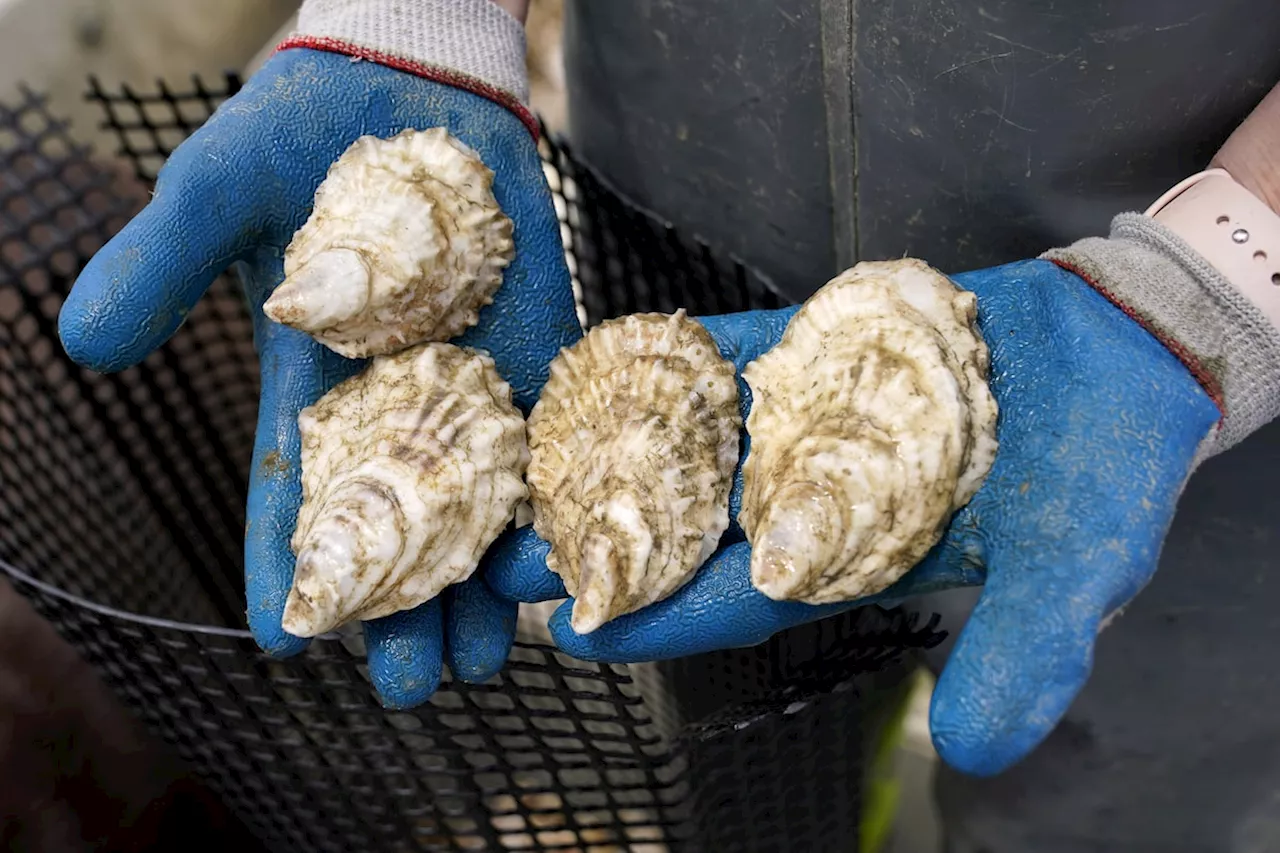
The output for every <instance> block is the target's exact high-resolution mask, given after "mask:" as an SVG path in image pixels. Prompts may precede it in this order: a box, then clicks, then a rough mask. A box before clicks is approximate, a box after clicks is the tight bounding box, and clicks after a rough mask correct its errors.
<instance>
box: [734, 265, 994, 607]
mask: <svg viewBox="0 0 1280 853" xmlns="http://www.w3.org/2000/svg"><path fill="white" fill-rule="evenodd" d="M976 320H977V299H976V297H975V296H974V295H973V294H972V293H969V292H967V291H963V290H960V289H959V288H957V287H956V286H955V285H954V284H952V283H951V281H950V280H949V279H948V278H947V277H946V276H944V275H942V274H941V273H939V272H937V271H936V270H934V269H933V268H931V267H929V266H928V265H926V264H924V263H922V262H920V261H917V260H914V259H904V260H899V261H885V262H874V263H865V262H864V263H860V264H858V265H857V266H855V267H853V268H852V269H850V270H848V271H846V272H844V273H843V274H841V275H839V276H837V277H836V278H834V279H832V280H831V281H830V282H829V283H828V284H827V285H826V286H824V287H823V288H822V289H821V290H819V291H818V292H817V293H816V294H814V295H813V296H812V297H810V299H809V300H808V301H807V302H806V303H805V304H804V306H803V307H801V309H800V310H799V311H798V312H797V313H796V315H795V316H794V317H793V318H792V319H791V321H790V323H788V325H787V329H786V331H785V332H784V333H783V336H782V340H781V341H780V342H779V343H778V345H777V346H776V347H774V348H773V349H772V350H770V351H769V352H767V353H765V354H764V355H762V356H761V357H760V358H758V359H756V360H755V361H753V362H751V363H750V364H748V365H747V367H746V369H745V370H744V371H743V379H745V380H746V382H747V384H748V386H749V387H750V388H751V394H752V400H753V403H752V409H751V414H750V415H749V416H748V417H747V434H748V435H749V436H750V437H751V450H750V453H749V454H748V457H747V461H746V464H745V465H744V466H743V479H744V491H743V500H742V511H741V513H740V514H739V516H738V520H739V522H740V523H741V524H742V528H743V530H744V531H745V532H746V534H747V538H748V540H749V541H750V542H751V546H752V552H751V581H752V583H753V584H754V585H755V587H756V589H758V590H760V591H761V592H762V593H764V594H765V595H767V596H769V597H770V598H773V599H778V600H797V601H804V602H808V603H811V604H824V603H829V602H835V601H847V600H851V599H854V598H858V597H861V596H864V595H870V594H873V593H876V592H879V591H880V590H883V589H884V588H886V587H888V586H889V585H891V584H892V583H894V582H895V581H896V580H898V579H899V578H900V577H902V576H903V575H904V574H905V573H906V572H907V571H908V570H909V569H910V568H911V567H912V566H914V565H915V564H916V563H918V562H919V561H920V560H921V559H922V558H923V557H924V556H925V554H926V553H928V551H929V549H930V548H932V547H933V545H934V544H935V543H936V542H937V541H938V539H939V538H940V537H941V536H942V533H943V531H944V529H945V527H946V525H947V523H948V522H949V520H950V518H951V515H952V513H953V512H954V511H955V510H956V509H958V508H960V507H961V506H963V505H964V504H965V503H967V502H968V501H969V499H970V498H971V497H973V494H974V493H975V492H976V491H977V490H978V486H979V485H981V483H982V480H983V478H984V477H985V476H986V474H987V471H988V470H989V469H990V467H991V464H992V462H993V461H994V459H995V453H996V439H995V426H996V403H995V399H994V398H993V397H992V396H991V391H990V389H989V388H988V387H987V382H986V379H987V372H988V368H989V360H990V354H989V351H988V350H987V346H986V343H985V342H984V341H983V340H982V337H981V336H980V334H979V333H978V330H977V328H976Z"/></svg>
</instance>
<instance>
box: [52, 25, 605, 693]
mask: <svg viewBox="0 0 1280 853" xmlns="http://www.w3.org/2000/svg"><path fill="white" fill-rule="evenodd" d="M438 126H444V127H447V128H448V129H449V131H450V133H452V134H453V135H454V136H456V137H458V138H459V139H461V140H462V141H463V142H465V143H466V144H467V145H469V146H471V147H472V148H473V149H475V150H476V151H477V152H478V153H479V154H480V156H481V158H482V159H483V160H484V162H485V163H486V164H487V165H488V166H489V167H490V168H491V169H493V170H494V172H495V173H496V179H495V182H494V192H495V195H496V197H497V199H498V202H499V204H500V205H501V206H502V207H503V209H504V210H505V211H506V213H507V215H508V216H510V217H511V219H512V220H513V221H514V223H515V243H516V255H515V260H514V261H513V263H512V264H511V266H510V267H509V268H508V269H507V272H506V276H505V280H504V283H503V286H502V287H501V289H500V290H499V291H498V293H497V295H496V297H495V301H494V303H493V304H492V305H490V306H489V307H487V308H485V309H484V310H483V311H482V312H481V314H480V323H479V325H478V326H477V327H475V328H473V329H471V330H469V331H468V332H467V333H466V334H465V335H463V336H462V337H461V338H460V339H458V343H463V344H466V345H469V346H475V347H480V348H483V349H486V350H487V351H489V353H490V354H491V355H492V356H493V357H494V360H495V362H496V363H497V366H498V370H499V372H500V373H501V374H502V375H503V377H504V378H506V379H507V381H508V382H510V383H511V386H512V390H513V392H514V397H515V401H516V403H517V405H519V406H521V407H522V408H523V409H524V410H525V411H526V412H527V411H528V409H529V407H530V406H532V404H533V402H534V400H535V399H536V397H537V394H538V391H539V389H540V388H541V385H542V383H543V381H544V380H545V378H546V371H547V365H548V363H549V362H550V360H551V358H552V357H553V356H554V355H555V353H556V352H557V351H558V349H559V348H560V347H561V346H565V345H567V344H570V343H572V342H573V341H574V340H575V339H576V338H577V337H578V336H579V335H580V334H581V331H580V329H579V326H578V322H577V319H576V315H575V312H574V304H573V295H572V291H571V289H570V287H569V276H568V271H567V268H566V266H565V261H564V253H563V248H562V244H561V242H560V230H559V223H558V221H557V219H556V216H555V211H554V208H553V206H552V202H551V195H550V191H549V189H548V188H547V185H546V181H545V179H544V177H543V173H542V164H541V160H540V158H539V157H538V154H537V150H536V147H535V145H534V142H533V139H532V137H531V136H530V133H529V131H528V130H527V129H526V127H525V126H524V125H523V124H522V123H521V121H520V119H519V118H518V117H517V116H516V115H515V114H513V113H512V112H510V111H508V110H507V109H505V108H503V107H502V106H500V105H498V104H497V103H495V102H493V101H489V100H486V99H485V98H482V97H479V96H477V95H474V94H472V93H470V92H467V91H463V90H461V89H457V88H453V87H450V86H446V85H442V84H439V83H435V82H431V81H429V80H425V79H422V78H420V77H417V76H414V75H411V74H407V73H403V72H400V71H396V70H393V69H391V68H388V67H385V66H382V65H378V64H376V63H373V62H355V61H352V59H350V58H349V57H347V56H342V55H339V54H335V53H326V52H320V51H314V50H307V49H290V50H284V51H281V52H279V53H277V54H276V55H275V56H274V57H272V58H271V59H270V60H269V61H268V62H267V63H266V64H265V65H264V67H263V68H262V69H261V70H260V71H259V72H258V73H257V74H255V75H254V76H253V78H252V79H251V80H249V82H248V83H247V85H246V86H245V88H244V89H243V90H242V91H241V92H240V93H238V94H237V95H236V96H235V97H233V98H231V99H230V100H229V101H227V103H225V104H224V105H223V106H222V107H221V108H220V109H219V110H218V111H217V113H216V114H215V115H214V116H213V117H212V118H211V119H210V120H209V121H208V122H207V123H206V124H205V126H204V127H202V128H201V129H200V130H199V131H198V132H197V133H195V134H194V135H193V136H192V137H191V138H190V139H189V140H187V141H186V142H184V143H183V144H182V145H181V146H180V147H179V148H178V149H177V150H176V151H174V153H173V156H172V157H170V159H169V161H168V163H167V164H166V165H165V167H164V169H163V171H162V172H161V174H160V177H159V180H158V181H157V184H156V191H155V196H154V198H153V199H152V201H151V203H150V204H148V205H147V207H146V208H145V209H144V210H143V211H142V212H141V213H139V215H138V216H137V217H136V218H135V219H134V220H133V221H131V222H130V223H129V224H128V225H127V226H126V227H125V228H124V229H123V230H121V231H120V233H119V234H118V235H116V237H115V238H114V239H112V240H111V241H110V242H109V243H108V244H107V245H106V246H105V247H103V249H102V250H101V251H100V252H99V253H98V254H97V256H95V257H94V258H93V260H92V261H91V262H90V263H89V265H88V266H87V267H86V268H85V270H84V272H83V273H82V274H81V276H80V278H79V280H78V281H77V282H76V286H75V288H74V289H73V291H72V293H71V295H70V297H69V298H68V300H67V303H66V305H65V306H64V308H63V311H62V316H61V319H60V331H61V335H62V340H63V343H64V346H65V347H66V349H67V352H68V353H69V354H70V355H71V357H72V358H74V359H75V360H76V361H77V362H79V363H81V364H84V365H86V366H88V367H91V368H94V369H96V370H101V371H112V370H120V369H123V368H125V367H128V366H130V365H132V364H135V363H137V362H138V361H140V360H141V359H142V358H144V357H145V356H146V355H147V353H149V352H150V351H151V350H153V349H155V348H156V347H157V346H159V345H160V344H162V343H163V342H164V341H165V340H166V339H167V338H168V337H169V336H170V335H171V334H173V332H174V331H175V330H176V329H177V328H178V326H179V325H181V323H182V321H183V319H184V317H185V316H186V314H187V312H188V311H189V310H190V309H191V306H192V305H193V304H194V303H195V302H196V301H197V300H198V299H199V298H200V297H201V295H202V294H203V293H204V291H205V289H206V288H207V287H208V286H209V284H210V283H211V282H212V280H213V279H214V278H215V277H216V275H217V274H219V273H221V272H222V271H223V270H225V269H226V268H227V267H228V266H230V265H231V264H233V263H236V262H239V263H240V267H239V270H240V272H241V276H242V279H243V281H244V283H245V290H246V296H247V299H248V302H249V306H250V308H251V310H252V313H253V320H254V337H255V343H256V346H257V349H258V353H259V357H260V360H261V370H262V396H261V402H260V409H259V422H258V431H257V437H256V443H255V447H254V458H253V472H252V477H251V483H250V492H249V505H248V523H247V531H246V544H245V586H246V594H247V598H248V619H249V627H250V629H251V630H252V632H253V634H254V637H255V638H256V639H257V641H258V643H259V644H260V645H261V646H262V648H263V649H265V650H266V651H268V652H271V653H273V654H276V655H290V654H295V653H297V652H300V651H301V650H302V649H303V648H305V646H306V641H304V640H300V639H298V638H296V637H292V636H290V635H289V634H286V633H285V632H284V631H283V630H282V628H281V626H280V622H281V615H282V613H283V610H284V603H285V597H286V595H287V594H288V590H289V586H290V584H291V582H292V578H293V566H294V558H293V554H292V552H291V551H290V548H289V539H290V537H291V536H292V534H293V529H294V522H295V518H296V516H297V512H298V507H299V505H300V503H301V499H302V495H301V485H300V468H299V454H300V446H299V436H298V426H297V418H298V412H299V411H300V410H301V409H302V408H303V407H304V406H307V405H309V404H311V403H312V402H314V401H315V400H316V399H318V398H319V397H320V396H321V395H322V394H323V393H324V392H325V391H327V390H328V389H329V388H331V387H333V385H335V384H336V383H337V382H339V381H341V380H342V379H344V378H346V377H348V376H350V375H352V374H353V373H354V372H356V371H357V370H358V369H359V368H360V366H361V363H360V362H356V361H350V360H347V359H344V358H341V357H339V356H337V355H336V354H334V353H332V352H330V351H329V350H327V349H325V348H323V347H322V346H320V345H319V344H317V343H315V342H313V341H312V340H311V339H310V338H309V337H307V336H306V335H304V334H302V333H300V332H297V331H295V330H293V329H289V328H286V327H283V326H279V325H276V324H274V323H272V322H270V321H269V320H267V319H266V318H265V317H264V315H263V313H262V303H263V302H264V301H265V299H266V297H267V296H268V295H269V294H270V292H271V291H272V290H273V289H274V288H275V287H276V285H278V284H279V283H280V281H281V280H282V279H283V253H284V248H285V246H286V245H287V244H288V242H289V240H290V238H291V237H292V235H293V232H294V231H295V230H296V229H297V228H298V227H299V226H300V225H301V224H302V222H303V221H304V220H305V219H306V217H307V215H308V214H309V213H310V211H311V205H312V196H313V194H314V192H315V189H316V187H317V186H318V185H319V183H320V181H321V180H322V179H323V177H324V175H325V171H326V170H327V169H328V167H329V165H330V164H331V163H332V162H333V161H334V160H336V159H337V158H338V156H339V155H340V154H342V152H343V151H344V150H345V149H346V148H347V146H348V145H350V144H351V143H352V142H353V141H355V139H356V138H357V137H359V136H361V135H364V134H374V135H377V136H381V137H388V136H391V135H393V134H395V133H397V132H399V131H400V130H403V129H405V128H411V127H412V128H419V129H422V128H428V127H438ZM515 614H516V608H515V605H514V604H513V603H511V602H509V601H503V600H501V599H499V598H497V597H495V596H494V595H493V594H492V593H490V592H489V591H488V588H487V587H486V586H485V585H484V583H483V581H482V580H481V579H480V577H479V576H478V575H477V576H474V577H473V578H472V579H471V580H470V581H468V582H467V583H464V584H461V585H459V586H457V587H453V588H451V589H450V590H449V591H448V592H447V593H446V595H445V596H444V602H443V605H442V603H441V602H440V601H439V600H437V601H431V602H428V603H426V604H424V605H422V606H421V607H419V608H417V609H416V610H413V611H410V612H406V613H401V614H397V615H394V616H390V617H387V618H385V619H379V620H376V621H373V622H369V623H367V624H366V625H365V637H366V642H367V646H368V649H369V670H370V675H371V677H372V679H373V681H374V683H375V685H376V686H377V688H378V690H379V692H380V693H381V695H382V697H383V700H384V701H385V702H386V703H387V704H388V705H392V706H402V707H403V706H411V705H414V704H418V703H420V702H423V701H425V700H426V699H427V698H429V697H430V696H431V694H432V693H433V692H434V691H435V688H436V686H437V684H438V683H439V680H440V677H441V663H442V660H443V659H444V658H445V657H447V659H448V661H449V663H450V668H451V669H452V670H453V671H454V673H455V674H456V675H457V676H459V677H460V678H463V679H466V680H483V679H484V678H487V677H488V676H489V675H491V674H493V673H494V672H496V671H497V670H498V669H500V668H501V666H502V664H503V663H504V662H505V660H506V656H507V652H508V650H509V648H510V645H511V641H512V638H513V637H514V632H515Z"/></svg>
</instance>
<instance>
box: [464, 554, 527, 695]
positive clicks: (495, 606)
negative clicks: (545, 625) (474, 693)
mask: <svg viewBox="0 0 1280 853" xmlns="http://www.w3.org/2000/svg"><path fill="white" fill-rule="evenodd" d="M519 607H520V605H519V604H518V603H517V602H514V601H508V600H507V599H504V598H500V597H499V596H498V595H497V594H495V593H494V592H493V591H492V590H491V589H489V587H488V586H487V585H486V584H485V583H484V582H483V581H482V580H481V579H480V578H479V577H477V576H472V577H471V578H469V579H468V580H466V581H465V582H463V583H461V584H458V585H457V586H454V587H451V588H450V589H449V590H448V591H447V597H446V607H445V656H446V660H447V662H448V664H449V671H450V672H451V673H453V676H454V677H455V678H457V679H458V680H459V681H462V682H465V683H467V684H481V683H483V682H485V681H488V680H489V679H490V678H492V677H493V676H495V675H497V674H498V673H499V672H501V671H502V668H503V667H504V666H506V664H507V657H508V655H510V653H511V646H512V644H513V643H514V642H515V639H516V616H517V614H518V611H519Z"/></svg>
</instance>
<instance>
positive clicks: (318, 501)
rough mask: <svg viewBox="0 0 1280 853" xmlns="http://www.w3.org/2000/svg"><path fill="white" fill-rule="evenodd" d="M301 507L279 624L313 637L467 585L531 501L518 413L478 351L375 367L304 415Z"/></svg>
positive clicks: (419, 352) (385, 361) (427, 347)
mask: <svg viewBox="0 0 1280 853" xmlns="http://www.w3.org/2000/svg"><path fill="white" fill-rule="evenodd" d="M298 427H299V429H300V430H301V432H302V509H301V510H300V511H299V513H298V525H297V529H296V530H295V531H294V535H293V541H292V546H293V551H294V553H295V554H296V555H297V558H298V559H297V568H296V570H295V572H294V578H293V588H292V589H291V590H290V591H289V598H288V600H287V602H286V604H285V611H284V629H285V630H286V631H288V632H289V633H290V634H294V635H295V636H299V637H313V636H315V635H317V634H321V633H323V632H325V631H328V630H331V629H333V628H334V627H336V626H338V625H342V624H344V623H346V622H350V621H353V620H356V619H360V620H368V619H376V618H378V617H380V616H387V615H389V614H391V613H395V612H398V611H401V610H408V609H410V608H413V607H416V606H418V605H419V604H422V603H423V602H425V601H428V600H429V599H431V598H433V597H435V596H436V595H438V594H439V593H440V591H441V590H443V589H444V588H445V587H446V586H448V585H449V584H453V583H459V582H460V581H464V580H466V579H467V578H468V577H470V576H471V573H472V572H474V571H475V568H476V566H477V564H478V563H479V561H480V557H481V556H482V555H483V554H484V552H485V550H486V549H487V548H488V547H489V545H490V544H491V543H492V542H493V540H494V539H495V538H497V536H498V534H499V533H501V532H502V530H503V528H504V527H506V525H507V523H508V522H509V521H510V520H511V518H512V517H513V516H514V514H515V509H516V505H517V504H519V503H520V502H521V501H523V500H525V499H526V498H527V497H528V489H526V488H525V485H524V482H523V479H522V477H523V475H524V470H525V467H526V466H527V465H528V461H529V451H528V445H527V444H526V442H525V428H524V418H523V417H522V416H521V414H520V412H519V410H517V409H516V408H515V406H514V405H512V402H511V388H510V386H508V385H507V383H506V382H504V381H503V380H502V378H501V377H499V376H498V373H497V370H496V369H495V368H494V364H493V360H492V359H490V358H489V357H488V356H487V355H484V354H483V353H479V352H476V351H474V350H468V349H464V348H462V347H457V346H453V345H451V344H440V343H429V344H421V345H419V346H417V347H414V348H412V349H408V350H405V351H403V352H400V353H397V354H396V355H393V356H384V357H380V358H375V359H373V360H372V361H371V362H370V364H369V366H368V367H367V368H366V369H365V370H364V371H363V372H362V373H360V374H358V375H357V376H354V377H352V378H351V379H348V380H347V381H345V382H343V383H341V384H339V385H338V386H336V387H335V388H334V389H333V390H332V391H330V392H329V393H328V394H325V395H324V396H323V397H322V398H320V400H319V401H318V402H317V403H316V404H315V405H313V406H308V407H307V408H305V409H303V410H302V413H301V414H300V415H299V416H298Z"/></svg>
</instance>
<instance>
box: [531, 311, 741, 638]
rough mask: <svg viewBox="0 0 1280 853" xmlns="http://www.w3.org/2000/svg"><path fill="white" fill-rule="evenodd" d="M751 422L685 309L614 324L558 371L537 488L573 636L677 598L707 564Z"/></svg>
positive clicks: (540, 425)
mask: <svg viewBox="0 0 1280 853" xmlns="http://www.w3.org/2000/svg"><path fill="white" fill-rule="evenodd" d="M741 426H742V420H741V416H740V414H739V412H738V394H737V386H736V384H735V382H734V371H733V366H732V364H730V363H729V362H728V361H726V360H725V359H724V358H723V357H722V356H721V355H720V353H719V351H718V349H717V348H716V345H715V341H714V340H713V339H712V338H711V335H710V334H709V333H708V332H707V331H706V329H704V328H703V327H702V325H701V324H699V323H698V322H696V321H695V320H692V319H690V318H688V317H687V316H686V315H685V313H684V312H683V311H679V312H677V313H676V314H674V315H667V314H637V315H632V316H628V317H623V318H620V319H617V320H610V321H606V322H604V323H602V324H600V325H599V326H596V327H595V328H594V329H592V330H591V331H590V332H589V333H588V334H587V335H586V336H585V337H584V338H582V339H581V340H580V341H579V342H578V343H576V344H575V345H574V346H572V347H569V348H567V349H565V350H562V351H561V353H560V355H559V356H558V357H557V358H556V359H555V360H554V361H553V362H552V364H551V369H550V378H549V379H548V381H547V384H546V386H545V387H544V389H543V391H542V395H541V397H540V398H539V400H538V403H537V405H535V406H534V409H533V412H532V413H531V414H530V416H529V449H530V454H531V459H530V463H529V472H528V482H529V491H530V500H531V503H532V507H533V513H534V520H533V524H534V530H535V531H537V533H538V535H540V536H541V537H542V538H543V539H545V540H546V541H547V542H549V543H550V544H551V553H550V554H549V555H548V557H547V565H548V567H549V568H550V569H551V571H553V572H555V573H556V574H558V575H560V577H561V578H563V579H564V583H565V588H566V589H567V590H568V592H569V594H570V595H572V596H574V597H575V602H574V607H573V615H572V619H571V624H572V626H573V628H574V630H575V631H578V632H579V633H589V632H591V631H593V630H595V629H596V628H598V627H600V626H601V625H603V624H604V623H605V622H608V621H609V620H611V619H614V618H616V617H618V616H621V615H623V614H626V613H632V612H634V611H636V610H639V609H641V608H642V607H645V606H647V605H649V604H652V603H653V602H655V601H659V600H661V599H663V598H666V597H668V596H669V595H671V594H672V593H674V592H675V591H677V590H678V589H679V588H680V587H682V586H683V585H684V584H685V583H687V582H688V581H689V580H690V579H691V578H692V577H693V575H694V573H695V572H696V571H697V569H698V567H699V566H701V565H702V563H703V562H704V561H705V560H706V559H707V557H709V556H710V555H711V553H712V552H713V551H714V550H715V548H716V545H717V543H718V542H719V540H720V536H721V534H723V533H724V531H725V529H726V528H727V527H728V523H729V511H728V506H729V489H730V486H731V485H732V477H733V471H734V468H735V466H736V464H737V460H738V438H739V431H740V429H741Z"/></svg>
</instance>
